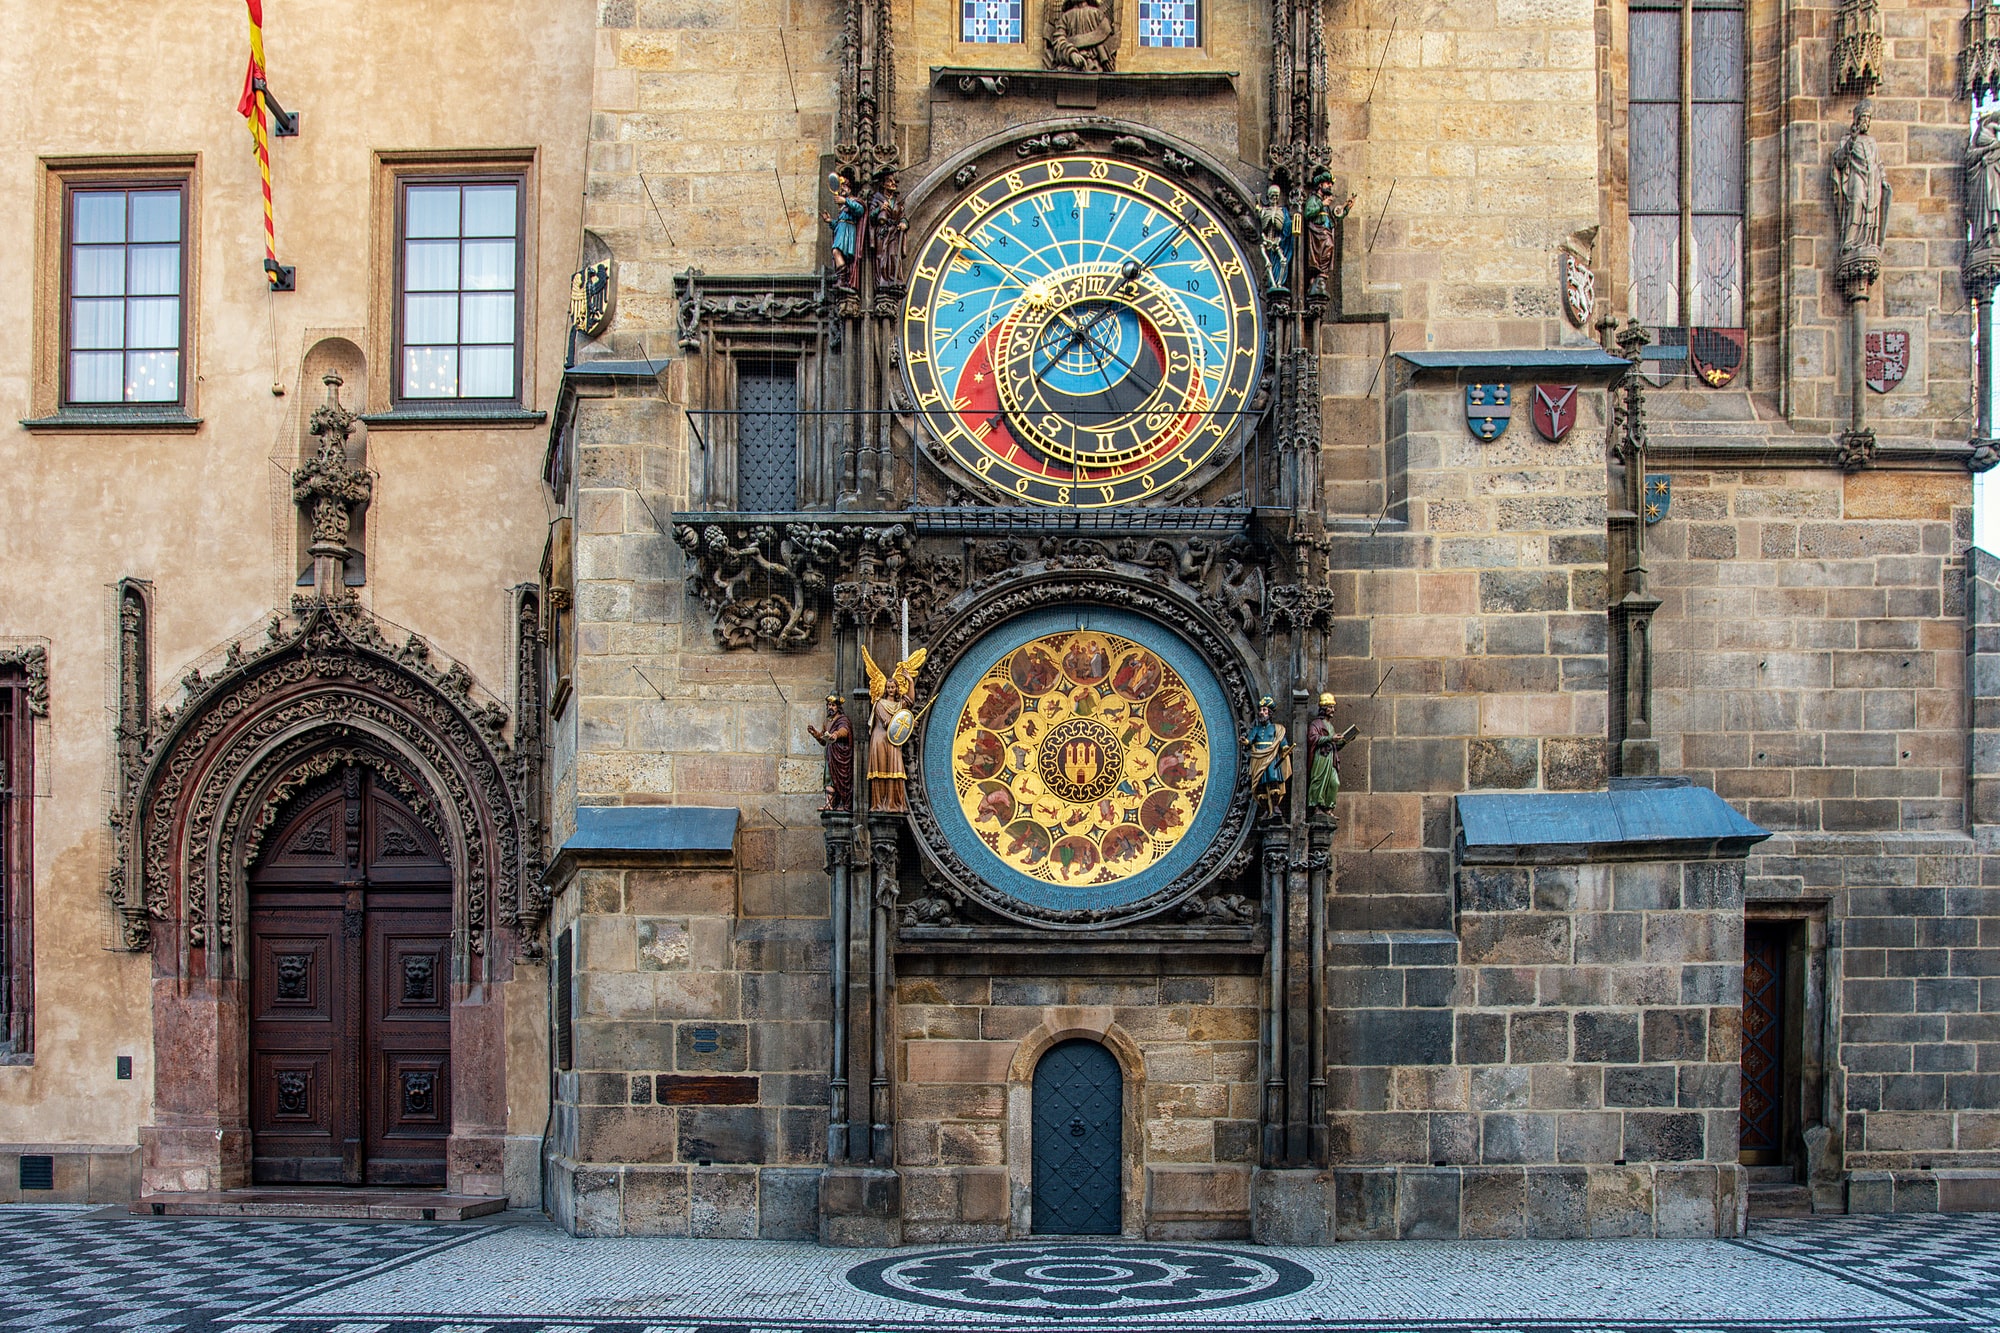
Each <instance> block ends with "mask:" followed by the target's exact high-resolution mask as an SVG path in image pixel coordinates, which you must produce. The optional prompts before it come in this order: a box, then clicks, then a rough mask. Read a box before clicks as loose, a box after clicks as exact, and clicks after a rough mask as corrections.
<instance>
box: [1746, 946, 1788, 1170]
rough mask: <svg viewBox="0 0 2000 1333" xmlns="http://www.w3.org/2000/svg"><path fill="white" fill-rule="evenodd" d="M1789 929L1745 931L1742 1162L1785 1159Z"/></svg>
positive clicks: (1771, 1162) (1759, 1163)
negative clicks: (1786, 936) (1786, 972)
mask: <svg viewBox="0 0 2000 1333" xmlns="http://www.w3.org/2000/svg"><path fill="white" fill-rule="evenodd" d="M1784 1015H1785V928H1784V927H1783V926H1778V925H1757V924H1752V925H1750V926H1749V927H1748V928H1747V929H1745V930H1744V932H1743V1090H1742V1102H1741V1104H1740V1117H1739V1118H1740V1121H1741V1126H1742V1128H1741V1139H1740V1140H1739V1144H1738V1147H1739V1150H1740V1158H1741V1160H1742V1161H1743V1162H1745V1163H1747V1164H1749V1165H1752V1166H1757V1165H1771V1166H1775V1165H1778V1164H1780V1163H1782V1162H1783V1161H1784V1160H1785V1138H1784V1134H1785V1036H1784V1033H1785V1024H1784Z"/></svg>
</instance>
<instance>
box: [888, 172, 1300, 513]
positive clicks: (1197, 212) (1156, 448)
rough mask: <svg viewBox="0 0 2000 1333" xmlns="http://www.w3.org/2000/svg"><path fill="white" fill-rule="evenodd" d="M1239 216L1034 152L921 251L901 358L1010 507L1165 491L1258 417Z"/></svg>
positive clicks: (941, 424)
mask: <svg viewBox="0 0 2000 1333" xmlns="http://www.w3.org/2000/svg"><path fill="white" fill-rule="evenodd" d="M1250 274H1251V270H1250V268H1249V265H1248V263H1247V261H1246V260H1245V259H1244V257H1243V255H1242V253H1241V252H1240V251H1238V250H1237V248H1236V245H1235V242H1234V241H1233V240H1232V239H1231V237H1230V235H1229V230H1228V228H1227V227H1226V226H1225V225H1224V224H1223V222H1222V221H1221V220H1220V219H1219V218H1217V217H1216V216H1215V214H1214V213H1212V212H1211V211H1210V210H1209V209H1208V208H1207V207H1206V206H1205V205H1204V204H1203V203H1202V202H1201V201H1200V200H1198V199H1196V198H1195V197H1194V196H1193V195H1191V194H1189V193H1188V192H1187V190H1186V189H1184V188H1183V187H1182V186H1180V185H1178V184H1176V183H1175V182H1174V181H1172V180H1168V179H1163V178H1161V177H1159V176H1156V175H1155V174H1153V173H1152V172H1151V171H1148V170H1146V169H1144V168H1142V167H1138V166H1135V165H1132V164H1131V163H1127V162H1122V161H1113V160H1111V159H1108V158H1095V157H1055V158H1049V159H1047V160H1045V161H1041V162H1034V163H1028V164H1024V165H1022V166H1021V167H1019V168H1018V169H1016V170H1014V171H1010V172H1008V173H1007V174H1006V175H1005V176H1003V177H1000V178H998V179H995V180H992V181H989V182H987V183H986V184H985V185H983V186H981V187H980V188H979V189H978V190H976V191H974V192H973V193H972V194H970V195H968V196H967V197H966V198H964V199H963V200H961V201H960V202H959V203H958V205H957V207H955V208H953V209H952V211H951V212H950V213H949V214H948V215H947V216H946V217H945V219H944V221H943V222H942V223H940V224H939V226H938V228H937V230H936V231H935V232H933V233H932V234H931V237H930V239H929V240H927V241H926V242H925V243H924V246H923V249H922V250H921V251H920V252H919V254H918V255H917V258H916V262H915V263H914V264H913V265H912V266H911V270H910V278H909V294H908V298H907V304H906V305H905V307H904V312H903V332H902V339H903V346H902V350H903V364H904V367H905V370H906V371H907V373H908V375H909V377H910V387H911V391H912V393H913V395H914V396H915V399H916V402H917V406H918V410H919V411H920V412H921V413H922V414H923V418H924V422H925V424H926V426H927V427H928V429H929V432H930V435H931V437H932V438H933V439H934V440H935V441H936V443H937V446H938V447H939V448H941V449H942V450H943V451H944V452H945V453H947V454H948V455H950V457H951V458H953V459H954V460H956V461H957V462H958V463H960V464H962V465H963V466H964V467H966V468H967V469H969V470H971V471H972V472H974V473H976V474H977V475H979V476H980V477H981V478H982V479H984V480H985V481H986V482H987V483H988V484H989V485H991V486H993V487H995V488H997V489H998V490H1000V491H1001V492H1003V493H1004V494H1007V495H1010V496H1012V497H1013V498H1014V500H1015V502H1016V503H1022V502H1025V503H1030V504H1037V505H1054V506H1065V507H1076V508H1085V509H1095V508H1102V507H1104V506H1107V505H1116V504H1123V503H1125V502H1127V501H1130V500H1135V499H1140V498H1142V497H1145V496H1148V495H1153V494H1157V493H1161V492H1164V491H1166V490H1168V489H1169V488H1171V487H1172V486H1174V484H1175V483H1177V482H1180V481H1183V480H1185V479H1186V478H1187V477H1189V476H1190V475H1191V474H1193V473H1194V472H1196V471H1197V470H1198V469H1200V467H1201V466H1202V464H1203V463H1205V462H1207V461H1208V460H1209V459H1210V458H1212V457H1213V456H1214V455H1215V454H1216V452H1217V451H1218V450H1220V449H1222V448H1223V447H1224V446H1225V445H1228V444H1230V443H1232V442H1233V441H1235V440H1236V439H1237V438H1238V436H1239V435H1240V434H1241V433H1242V432H1243V431H1245V430H1247V429H1248V428H1249V426H1250V425H1251V419H1250V412H1249V406H1250V402H1251V399H1252V398H1253V397H1254V396H1255V394H1256V389H1257V383H1258V378H1259V375H1260V373H1261V371H1262V368H1263V360H1264V345H1263V331H1262V324H1261V322H1260V319H1259V314H1258V305H1257V291H1256V286H1255V284H1254V283H1253V282H1252V281H1251V276H1250Z"/></svg>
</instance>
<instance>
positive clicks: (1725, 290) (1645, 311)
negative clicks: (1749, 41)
mask: <svg viewBox="0 0 2000 1333" xmlns="http://www.w3.org/2000/svg"><path fill="white" fill-rule="evenodd" d="M1629 32H1630V37H1631V49H1630V62H1629V66H1628V68H1629V71H1630V78H1631V84H1630V92H1631V96H1630V110H1631V116H1630V121H1629V136H1630V137H1629V147H1628V150H1627V168H1628V170H1627V194H1626V203H1627V210H1628V212H1629V215H1630V219H1631V234H1630V241H1631V252H1632V277H1631V292H1630V295H1629V299H1628V302H1627V304H1628V306H1629V308H1630V310H1631V312H1632V316H1633V318H1635V319H1637V320H1638V321H1639V322H1640V323H1641V324H1648V325H1665V326H1680V325H1702V326H1708V327H1740V326H1741V325H1742V323H1743V131H1744V126H1743V92H1744V59H1743V42H1744V35H1743V7H1742V3H1741V0H1632V7H1631V12H1630V29H1629Z"/></svg>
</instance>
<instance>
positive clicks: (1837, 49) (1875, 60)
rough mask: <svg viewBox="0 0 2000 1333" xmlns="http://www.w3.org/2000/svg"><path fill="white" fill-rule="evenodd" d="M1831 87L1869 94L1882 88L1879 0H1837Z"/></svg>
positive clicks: (1880, 6)
mask: <svg viewBox="0 0 2000 1333" xmlns="http://www.w3.org/2000/svg"><path fill="white" fill-rule="evenodd" d="M1834 30H1835V32H1836V33H1837V34H1838V36H1837V37H1836V39H1835V41H1834V44H1833V86H1834V87H1835V88H1837V89H1840V90H1841V91H1843V92H1857V93H1872V92H1874V91H1875V90H1876V89H1877V88H1879V87H1881V86H1882V4H1881V0H1841V4H1840V13H1839V14H1838V15H1837V16H1836V17H1835V19H1834Z"/></svg>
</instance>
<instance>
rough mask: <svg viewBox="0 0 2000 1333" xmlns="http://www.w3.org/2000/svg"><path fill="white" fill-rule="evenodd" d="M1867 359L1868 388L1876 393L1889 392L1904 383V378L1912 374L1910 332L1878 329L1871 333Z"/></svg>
mask: <svg viewBox="0 0 2000 1333" xmlns="http://www.w3.org/2000/svg"><path fill="white" fill-rule="evenodd" d="M1866 359H1867V366H1866V369H1865V370H1864V371H1863V375H1864V378H1866V379H1867V381H1868V387H1869V388H1871V389H1873V390H1874V391H1875V392H1876V393H1887V392H1889V390H1891V389H1893V388H1895V387H1896V386H1897V385H1898V384H1901V383H1902V382H1903V376H1905V375H1907V374H1909V373H1910V331H1909V330H1908V329H1877V330H1876V331H1874V332H1873V333H1870V334H1869V335H1868V342H1867V344H1866Z"/></svg>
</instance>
